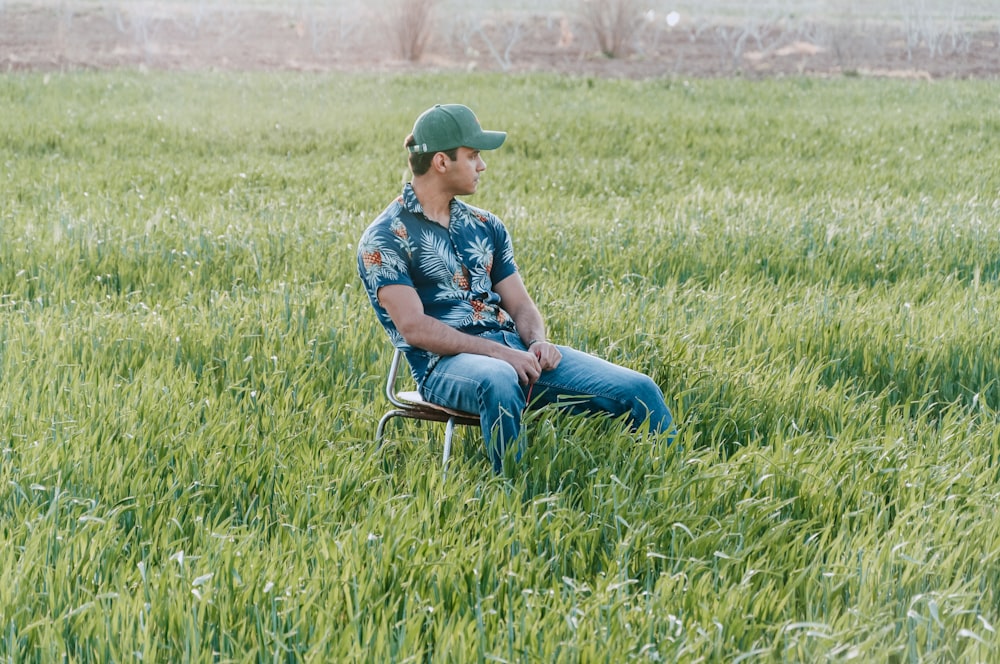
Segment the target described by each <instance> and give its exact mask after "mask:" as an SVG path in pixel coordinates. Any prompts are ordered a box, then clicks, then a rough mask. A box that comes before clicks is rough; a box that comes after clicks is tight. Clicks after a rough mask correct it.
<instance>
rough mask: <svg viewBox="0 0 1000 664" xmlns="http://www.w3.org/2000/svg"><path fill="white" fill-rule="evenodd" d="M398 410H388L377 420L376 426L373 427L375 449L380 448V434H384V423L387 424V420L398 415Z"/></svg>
mask: <svg viewBox="0 0 1000 664" xmlns="http://www.w3.org/2000/svg"><path fill="white" fill-rule="evenodd" d="M399 415H400V412H399V411H398V410H390V411H389V412H388V413H386V414H385V415H383V416H382V419H380V420H379V421H378V427H377V428H376V429H375V449H376V450H380V449H382V436H384V435H385V425H386V424H388V422H389V420H391V419H392V418H394V417H398V416H399Z"/></svg>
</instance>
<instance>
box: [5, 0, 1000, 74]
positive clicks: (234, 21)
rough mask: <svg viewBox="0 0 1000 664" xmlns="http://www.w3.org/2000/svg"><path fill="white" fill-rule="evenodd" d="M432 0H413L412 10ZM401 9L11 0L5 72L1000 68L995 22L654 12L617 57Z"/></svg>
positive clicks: (578, 43)
mask: <svg viewBox="0 0 1000 664" xmlns="http://www.w3.org/2000/svg"><path fill="white" fill-rule="evenodd" d="M375 1H378V0H375ZM426 1H427V0H409V2H410V3H411V4H410V5H409V6H410V7H418V6H419V5H421V3H423V2H426ZM400 6H405V5H400ZM437 11H438V14H440V13H441V12H440V9H438V10H437ZM397 13H398V12H397ZM399 18H400V17H398V16H393V15H392V13H391V12H386V11H384V6H383V10H382V11H375V10H373V9H368V8H366V4H365V3H364V2H362V1H361V0H345V2H342V3H333V5H332V6H331V5H323V6H311V7H307V6H305V5H304V4H301V3H300V4H297V5H293V4H286V5H276V6H269V5H261V4H240V3H239V2H226V3H220V2H214V3H207V2H204V1H202V2H197V3H194V2H173V3H171V2H155V3H154V2H150V3H142V2H128V3H124V2H113V1H109V2H107V3H101V2H94V1H85V0H77V1H76V2H73V1H71V0H62V1H55V0H52V1H49V2H45V1H44V0H28V1H22V2H5V1H4V0H0V71H67V70H80V69H115V68H132V69H136V68H138V69H148V70H159V69H171V70H299V71H317V72H322V71H370V72H408V71H427V70H442V71H444V70H447V71H473V70H476V71H505V72H528V71H550V72H561V73H567V74H575V75H590V76H615V77H629V78H652V77H662V76H690V77H700V76H733V75H739V76H744V77H747V78H759V77H766V76H785V75H801V74H806V75H814V76H840V75H857V76H892V77H912V78H923V79H937V78H997V77H998V74H1000V28H998V26H997V25H996V24H992V25H988V24H980V25H973V26H964V27H959V26H956V25H954V24H944V23H942V24H940V25H938V26H936V27H935V26H932V25H930V24H929V23H928V22H926V21H924V22H922V23H921V24H920V25H919V26H918V25H917V24H916V23H915V22H910V23H904V22H898V24H895V25H894V24H892V23H889V22H876V21H871V20H867V21H864V22H850V21H846V22H839V23H832V22H826V23H823V22H820V21H810V20H806V19H802V18H799V19H795V18H794V17H782V18H779V19H774V20H771V21H770V22H763V21H757V20H751V19H737V20H733V19H730V20H729V21H728V22H726V21H720V20H712V19H711V18H705V17H690V16H676V15H675V16H672V17H670V18H669V20H668V17H666V16H660V15H657V14H655V13H654V12H652V11H650V12H647V13H646V14H644V15H643V16H641V18H640V20H638V21H637V22H636V23H635V24H634V25H633V26H631V27H630V29H629V33H628V34H627V35H621V36H622V37H623V39H622V40H621V42H622V45H621V46H620V47H618V48H616V49H615V50H616V52H615V53H614V54H613V56H611V57H609V56H608V55H606V54H603V53H602V50H601V48H600V33H599V32H598V31H597V30H595V29H594V27H593V26H594V23H593V21H590V20H588V18H587V17H586V16H585V15H583V14H582V12H581V13H579V14H567V13H565V12H560V13H531V12H526V11H519V12H509V11H492V12H484V11H472V10H470V12H469V13H468V14H467V15H450V16H446V17H445V16H440V15H432V18H433V20H434V23H433V25H434V35H433V36H431V37H427V36H426V34H427V33H421V34H413V25H414V23H415V21H414V20H413V17H412V16H411V17H409V20H408V21H406V22H400V21H399V20H398V19H399ZM404 26H405V27H404ZM604 36H605V37H609V36H613V35H609V32H608V31H605V32H604ZM605 43H606V44H607V43H608V40H606V41H605ZM605 50H607V49H605Z"/></svg>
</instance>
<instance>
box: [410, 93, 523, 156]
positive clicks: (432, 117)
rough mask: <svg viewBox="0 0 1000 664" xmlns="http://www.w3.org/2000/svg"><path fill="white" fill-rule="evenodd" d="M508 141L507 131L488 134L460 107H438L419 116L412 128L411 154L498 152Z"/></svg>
mask: <svg viewBox="0 0 1000 664" xmlns="http://www.w3.org/2000/svg"><path fill="white" fill-rule="evenodd" d="M506 138H507V132H505V131H485V130H484V129H483V128H482V127H481V126H480V125H479V120H478V119H477V118H476V114H475V113H473V112H472V109H470V108H469V107H468V106H463V105H461V104H438V105H436V106H434V107H433V108H428V109H427V110H426V111H424V112H423V113H421V114H420V117H418V118H417V121H416V122H415V123H414V125H413V139H414V141H413V144H412V145H410V146H409V148H408V149H409V151H410V152H443V151H445V150H451V149H454V148H461V147H466V148H472V149H473V150H496V149H497V148H498V147H500V146H501V145H503V142H504V140H505V139H506Z"/></svg>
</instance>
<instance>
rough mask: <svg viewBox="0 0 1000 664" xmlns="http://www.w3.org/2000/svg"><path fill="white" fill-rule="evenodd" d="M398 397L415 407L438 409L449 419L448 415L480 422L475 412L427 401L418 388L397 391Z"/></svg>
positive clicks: (430, 409)
mask: <svg viewBox="0 0 1000 664" xmlns="http://www.w3.org/2000/svg"><path fill="white" fill-rule="evenodd" d="M396 397H397V398H398V399H399V400H400V401H405V402H407V404H408V405H410V406H412V407H413V408H419V409H421V410H429V411H438V412H440V413H442V414H443V415H445V416H446V417H445V420H447V419H448V418H447V416H452V417H455V418H456V419H459V418H460V419H462V420H474V421H475V423H478V422H479V416H478V415H475V414H473V413H467V412H465V411H462V410H453V409H451V408H447V407H446V406H439V405H438V404H436V403H431V402H430V401H427V400H425V399H424V398H423V397H422V396H420V392H417V391H416V390H413V391H410V392H397V393H396Z"/></svg>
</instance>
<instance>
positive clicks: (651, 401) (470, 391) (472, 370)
mask: <svg viewBox="0 0 1000 664" xmlns="http://www.w3.org/2000/svg"><path fill="white" fill-rule="evenodd" d="M482 336H483V337H484V338H487V339H492V340H493V341H497V342H500V343H503V344H506V345H507V346H510V347H511V348H517V349H519V350H525V347H524V343H523V342H522V341H521V338H520V337H519V336H518V335H517V333H515V332H503V331H497V332H490V333H487V334H484V335H482ZM557 347H558V348H559V352H560V353H562V360H561V361H560V362H559V366H558V367H556V368H555V369H551V370H549V371H543V372H542V375H541V377H540V378H539V379H538V381H537V382H536V383H535V385H534V386H533V387H532V388H531V402H530V403H527V401H528V387H527V386H526V385H521V384H519V383H518V379H517V372H516V371H514V368H513V367H512V366H510V365H509V364H507V363H506V362H504V361H503V360H498V359H494V358H492V357H486V356H484V355H472V354H465V353H463V354H460V355H449V356H445V357H442V358H441V359H440V360H439V361H438V362H437V364H435V365H434V367H433V368H432V369H431V370H430V372H428V374H427V375H426V376H425V377H424V381H423V384H422V385H421V388H420V392H421V395H422V396H423V397H424V398H425V399H427V400H428V401H430V402H432V403H436V404H440V405H442V406H447V407H448V408H453V409H457V410H464V411H466V412H469V413H479V417H480V421H481V427H482V431H483V442H484V443H485V445H486V452H487V454H488V455H489V458H490V461H491V462H492V464H493V470H494V471H495V472H497V473H499V472H501V471H502V470H503V458H504V455H505V454H506V452H507V450H508V449H510V448H511V447H512V446H514V445H515V444H517V442H518V437H519V435H520V433H521V417H522V415H523V414H524V410H525V404H526V403H527V407H528V408H530V409H532V410H534V409H537V408H542V407H543V406H547V405H550V404H555V405H556V406H557V407H559V408H563V409H567V410H569V411H571V412H574V413H588V414H589V413H603V414H607V415H610V416H612V417H620V416H623V415H624V416H626V421H627V422H628V423H629V425H630V426H631V427H632V429H633V430H639V429H640V428H641V427H643V426H644V425H645V424H646V423H647V422H648V424H649V432H650V433H652V434H665V442H666V443H667V444H669V443H670V442H671V441H672V440H673V438H674V436H675V435H676V429H675V427H674V423H673V417H672V416H671V414H670V409H669V408H667V405H666V403H664V401H663V392H662V391H661V390H660V388H659V386H657V384H656V383H654V382H653V380H652V379H651V378H650V377H649V376H646V375H645V374H641V373H639V372H637V371H633V370H631V369H626V368H625V367H620V366H618V365H616V364H612V363H610V362H606V361H605V360H602V359H600V358H598V357H594V356H593V355H589V354H587V353H583V352H581V351H578V350H574V349H572V348H568V347H566V346H557ZM523 447H524V446H523V445H521V446H518V447H517V459H518V460H520V458H521V454H522V452H523Z"/></svg>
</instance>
